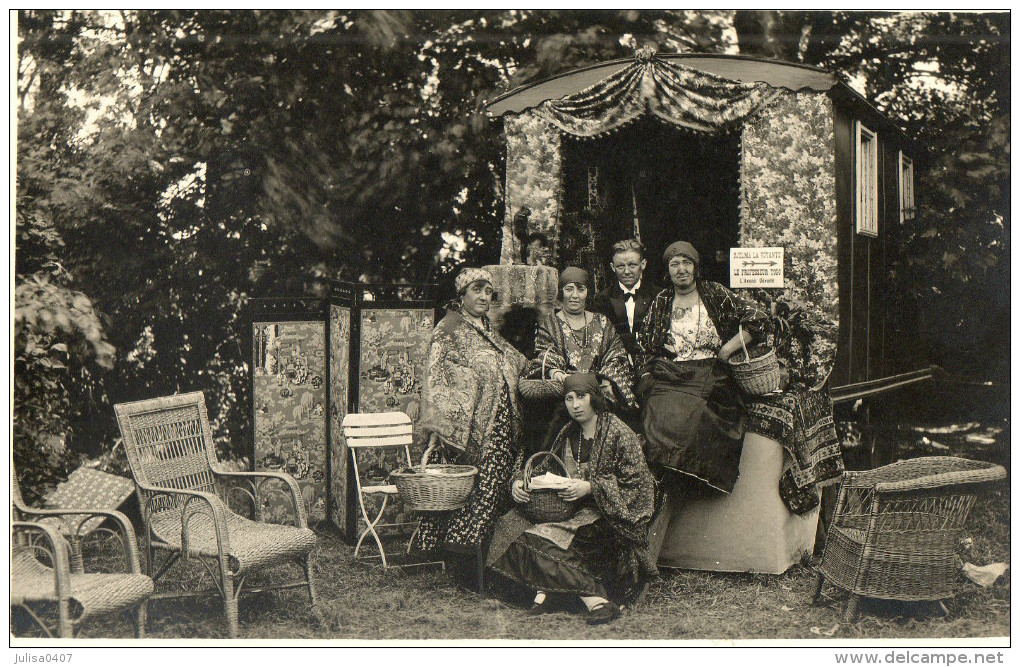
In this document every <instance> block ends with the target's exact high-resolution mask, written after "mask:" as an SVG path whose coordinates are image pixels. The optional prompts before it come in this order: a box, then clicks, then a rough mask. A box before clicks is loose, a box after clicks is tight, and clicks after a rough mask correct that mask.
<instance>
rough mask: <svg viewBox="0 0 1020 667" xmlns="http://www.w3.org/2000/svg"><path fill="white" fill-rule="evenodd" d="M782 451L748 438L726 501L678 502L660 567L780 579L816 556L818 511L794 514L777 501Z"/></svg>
mask: <svg viewBox="0 0 1020 667" xmlns="http://www.w3.org/2000/svg"><path fill="white" fill-rule="evenodd" d="M782 469H783V451H782V447H781V446H780V445H779V443H777V442H776V441H775V440H769V439H768V438H766V437H764V436H761V435H758V434H757V433H747V434H746V435H745V436H744V447H743V450H742V452H741V455H740V476H739V478H738V479H737V482H736V484H735V485H734V487H733V492H732V493H730V494H728V495H724V496H713V497H711V498H699V499H696V500H689V501H688V500H685V499H683V498H681V499H679V500H678V505H677V507H676V509H675V511H674V513H673V518H672V520H671V521H670V524H669V529H668V530H667V533H666V537H665V540H664V542H663V546H662V551H661V552H660V553H659V561H658V564H659V566H660V567H676V568H684V569H689V570H709V571H714V572H761V573H768V574H781V573H783V572H785V571H786V570H787V568H789V567H790V566H791V565H793V564H794V563H798V562H800V561H801V560H802V558H803V557H804V555H805V554H807V555H810V554H811V552H812V551H813V550H814V544H815V530H816V528H817V525H818V509H817V508H816V509H814V510H812V511H811V512H808V513H807V514H804V515H797V514H793V513H791V512H790V511H789V510H788V509H787V508H786V505H784V504H783V501H782V500H781V499H780V497H779V476H780V474H781V473H782Z"/></svg>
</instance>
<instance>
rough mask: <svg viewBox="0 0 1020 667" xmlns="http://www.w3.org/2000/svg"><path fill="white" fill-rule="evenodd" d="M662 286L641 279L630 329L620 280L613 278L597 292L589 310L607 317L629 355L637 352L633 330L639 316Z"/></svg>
mask: <svg viewBox="0 0 1020 667" xmlns="http://www.w3.org/2000/svg"><path fill="white" fill-rule="evenodd" d="M661 289H662V288H660V287H658V286H656V285H653V284H651V283H650V282H648V281H647V280H645V279H642V280H641V287H639V288H638V290H637V296H636V297H635V298H634V328H633V329H631V327H630V325H629V323H628V322H627V306H626V301H625V300H624V298H623V291H622V290H620V281H618V280H614V281H613V284H612V285H610V286H609V287H607V288H606V289H604V290H602V291H601V292H599V293H598V294H597V295H596V296H595V299H594V300H593V301H592V303H591V310H592V311H593V312H596V313H602V314H603V315H605V316H606V317H608V318H609V321H610V322H612V323H613V326H615V327H616V333H617V334H619V336H620V338H621V339H622V340H623V346H624V347H626V348H627V352H629V353H630V355H631V357H634V356H635V355H636V354H637V350H638V348H637V340H636V339H635V337H634V332H635V331H636V330H637V329H638V328H639V327H640V325H641V318H642V317H644V316H645V311H647V310H648V306H650V305H651V303H652V301H654V300H655V295H656V294H658V293H659V292H660V291H661Z"/></svg>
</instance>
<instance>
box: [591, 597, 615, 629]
mask: <svg viewBox="0 0 1020 667" xmlns="http://www.w3.org/2000/svg"><path fill="white" fill-rule="evenodd" d="M618 618H620V608H619V607H617V606H616V605H615V604H613V603H612V602H603V603H602V604H599V605H597V606H595V607H593V608H592V609H591V611H589V612H588V625H602V624H603V623H610V622H612V621H615V620H616V619H618Z"/></svg>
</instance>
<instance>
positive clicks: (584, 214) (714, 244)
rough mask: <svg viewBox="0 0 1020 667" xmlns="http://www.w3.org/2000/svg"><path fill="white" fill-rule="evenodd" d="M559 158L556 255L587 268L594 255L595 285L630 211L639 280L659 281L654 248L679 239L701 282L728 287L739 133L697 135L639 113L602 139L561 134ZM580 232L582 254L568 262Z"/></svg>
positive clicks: (625, 233) (625, 231)
mask: <svg viewBox="0 0 1020 667" xmlns="http://www.w3.org/2000/svg"><path fill="white" fill-rule="evenodd" d="M562 154H563V174H564V190H563V194H564V200H563V204H564V210H563V213H564V216H563V220H562V222H563V232H564V235H563V240H564V242H565V245H566V247H565V248H561V256H562V257H563V259H564V260H565V261H571V260H574V261H575V263H585V264H587V263H588V262H587V261H585V260H587V259H588V257H587V255H588V254H593V255H596V256H597V260H596V262H597V263H598V264H599V265H600V266H599V267H597V268H598V270H599V272H600V273H602V274H603V278H602V280H601V281H599V282H602V283H603V285H598V287H602V286H604V282H605V280H606V279H607V278H606V277H605V269H606V268H607V266H608V252H609V248H610V246H612V244H613V243H614V242H615V241H618V240H620V239H623V238H629V237H631V236H633V235H634V218H635V210H636V213H637V219H638V227H639V229H640V235H641V241H642V243H644V245H645V247H646V248H647V259H648V273H647V274H646V275H648V276H649V277H650V278H652V279H654V281H655V282H657V283H659V284H665V283H666V280H665V268H664V266H663V265H662V251H663V250H664V249H665V248H666V246H667V245H669V244H670V243H672V242H673V241H677V240H681V239H682V240H686V241H690V242H691V243H692V244H694V247H695V248H697V249H698V252H699V254H700V255H701V272H702V275H703V276H704V277H706V278H708V279H710V280H716V281H718V282H722V283H723V284H727V283H728V266H729V248H730V247H731V246H735V245H737V239H738V234H739V220H740V133H739V131H738V132H731V133H725V134H703V133H700V132H694V131H691V130H687V129H686V128H678V127H676V126H673V125H668V124H666V123H663V122H661V121H658V120H656V119H655V118H653V117H648V116H645V117H642V118H641V119H639V120H638V121H636V122H634V123H632V124H630V125H628V126H627V127H624V128H621V129H620V130H618V131H615V132H612V133H610V134H608V135H606V136H603V137H597V138H594V139H577V138H574V137H564V141H563V149H562ZM575 228H577V229H575ZM588 230H590V231H591V233H592V235H593V236H594V239H593V241H594V242H593V243H592V244H589V248H590V252H589V253H582V256H580V257H578V256H577V253H576V252H575V253H574V256H573V257H571V251H572V250H576V247H577V246H578V245H580V244H579V241H580V239H578V238H576V237H578V236H582V235H584V234H586V233H587V232H588ZM561 245H563V244H561Z"/></svg>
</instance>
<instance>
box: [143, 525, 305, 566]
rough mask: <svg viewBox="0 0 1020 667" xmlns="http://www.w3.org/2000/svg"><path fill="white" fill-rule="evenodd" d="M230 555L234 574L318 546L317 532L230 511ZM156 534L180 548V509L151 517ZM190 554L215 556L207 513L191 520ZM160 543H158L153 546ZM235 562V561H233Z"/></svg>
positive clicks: (228, 529)
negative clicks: (249, 517)
mask: <svg viewBox="0 0 1020 667" xmlns="http://www.w3.org/2000/svg"><path fill="white" fill-rule="evenodd" d="M226 514H227V535H228V540H229V542H230V548H229V551H228V555H229V556H230V558H231V559H232V560H233V561H236V568H234V573H235V574H238V573H242V572H246V571H248V570H252V569H257V568H260V567H264V566H267V565H273V564H276V563H283V562H286V561H288V560H292V559H294V558H298V557H299V556H304V555H305V554H307V553H308V552H309V551H311V550H312V549H313V548H315V544H316V537H315V533H314V532H313V531H311V530H310V529H308V528H297V527H295V526H284V525H280V524H275V523H263V522H261V521H252V520H250V519H246V518H244V517H243V516H240V515H238V514H234V513H233V512H231V511H229V510H228V511H227V513H226ZM152 530H153V533H154V536H155V537H157V538H158V539H160V540H162V541H164V542H166V543H167V544H169V545H170V546H172V547H173V548H175V549H180V548H181V515H180V512H162V513H160V514H158V515H155V516H154V517H153V519H152ZM188 538H189V539H188V554H189V555H191V556H200V557H207V558H211V557H216V556H217V555H218V554H217V551H216V530H215V527H214V524H213V521H212V518H211V517H210V516H209V515H208V514H204V513H203V514H198V513H196V514H193V515H192V516H191V518H190V519H189V521H188ZM154 546H158V545H154ZM232 564H233V563H232Z"/></svg>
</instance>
